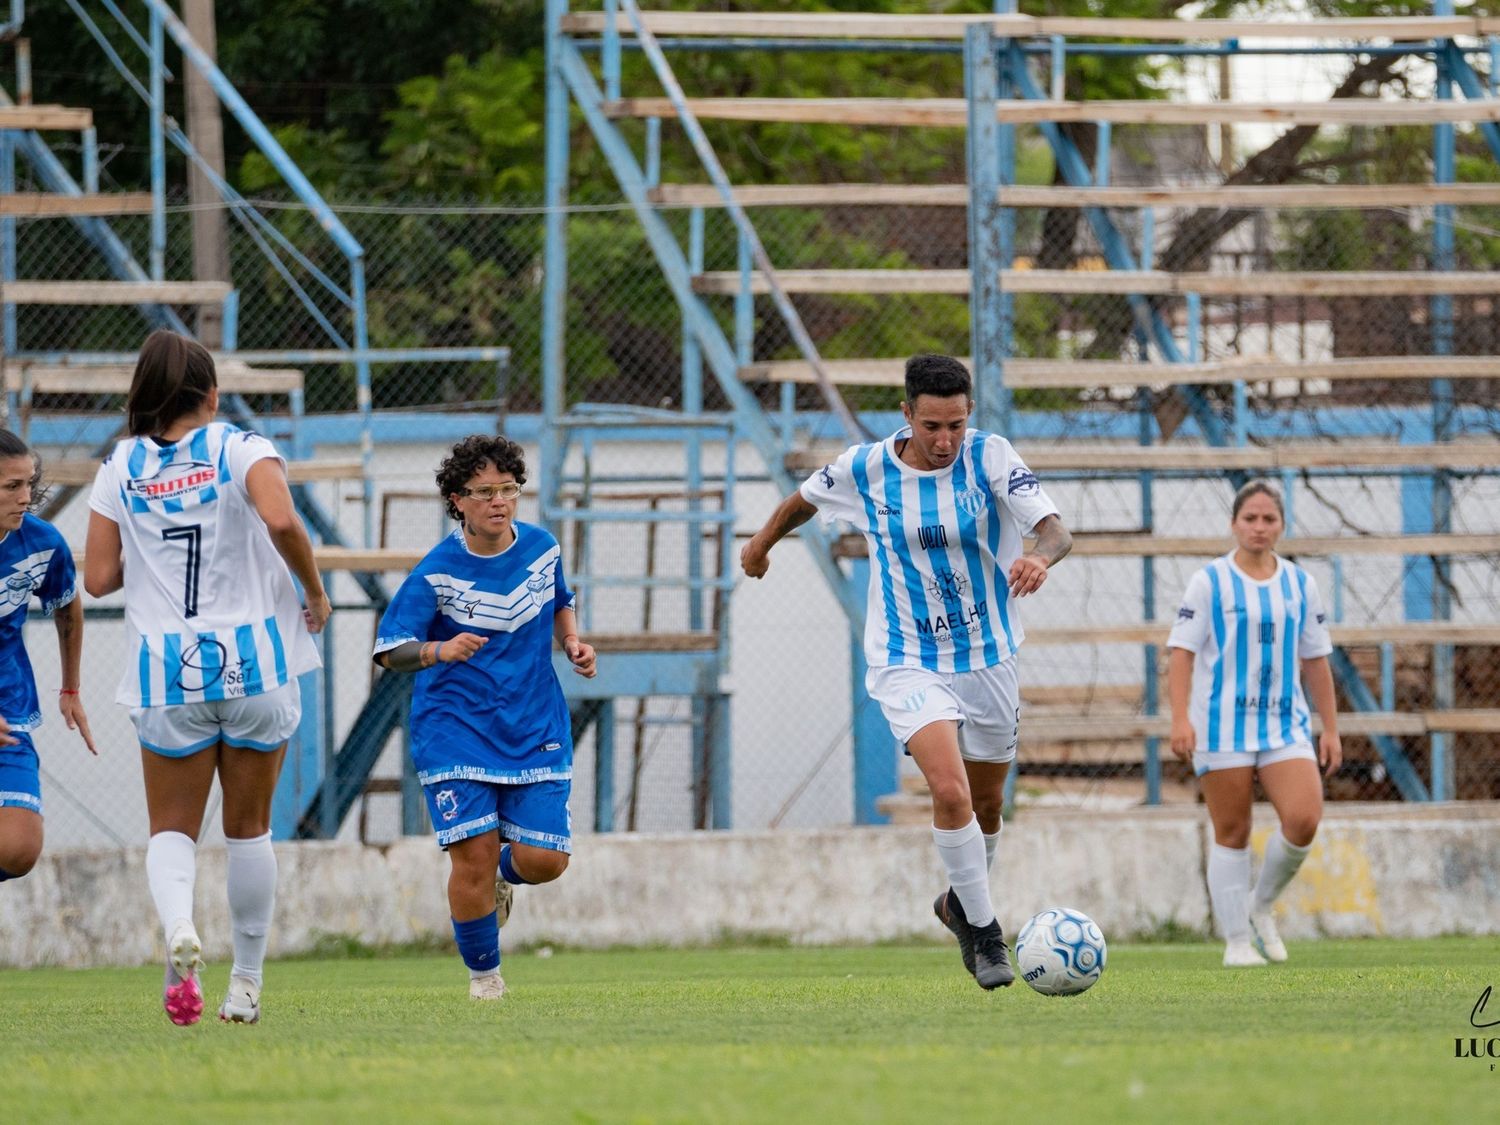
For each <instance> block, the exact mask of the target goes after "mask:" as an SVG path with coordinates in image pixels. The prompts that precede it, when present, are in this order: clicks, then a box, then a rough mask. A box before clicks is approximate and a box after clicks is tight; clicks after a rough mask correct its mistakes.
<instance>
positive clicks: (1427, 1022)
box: [0, 938, 1500, 1125]
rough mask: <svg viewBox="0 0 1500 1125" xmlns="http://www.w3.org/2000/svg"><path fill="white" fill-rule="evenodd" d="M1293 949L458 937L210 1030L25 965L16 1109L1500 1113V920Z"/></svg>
mask: <svg viewBox="0 0 1500 1125" xmlns="http://www.w3.org/2000/svg"><path fill="white" fill-rule="evenodd" d="M1291 952H1292V960H1291V962H1290V963H1289V964H1287V965H1284V966H1273V967H1271V968H1269V969H1259V970H1240V971H1237V972H1231V971H1227V970H1223V969H1221V968H1220V967H1219V966H1218V956H1219V954H1218V949H1217V947H1210V946H1207V945H1154V946H1134V947H1131V946H1122V947H1119V948H1117V949H1113V950H1111V951H1110V963H1109V970H1108V972H1106V974H1105V976H1104V978H1103V980H1102V981H1101V982H1100V983H1099V984H1098V985H1097V986H1096V987H1095V988H1094V989H1093V990H1092V991H1090V992H1088V993H1087V994H1085V995H1083V996H1080V997H1076V998H1071V999H1051V998H1045V997H1041V996H1038V995H1036V994H1034V993H1032V992H1031V991H1030V990H1029V989H1027V988H1025V987H1024V986H1022V985H1017V986H1016V987H1013V988H1011V989H1008V990H1004V991H1001V992H997V993H994V994H986V993H983V992H981V991H980V990H979V989H978V988H977V987H975V985H974V984H973V982H972V980H970V979H968V978H967V977H965V976H964V975H963V973H962V969H961V967H960V966H959V965H958V957H957V954H956V952H955V951H954V950H953V949H951V948H939V947H936V946H933V947H927V946H921V947H876V948H861V949H792V948H743V949H725V950H702V951H656V950H652V951H628V952H607V953H575V952H566V951H564V952H558V953H556V954H555V955H553V956H551V957H539V956H536V955H534V954H520V955H512V956H509V957H507V959H506V963H505V976H506V980H507V982H508V983H509V984H510V986H511V988H512V995H511V996H509V997H507V998H506V1000H504V1001H502V1002H501V1003H499V1004H489V1005H483V1006H481V1005H479V1004H476V1003H473V1002H471V1001H470V1000H469V999H468V998H467V991H466V977H465V975H464V972H463V969H462V967H461V965H460V964H459V962H458V960H457V958H456V957H452V956H408V957H389V958H375V959H365V960H323V961H288V962H280V963H275V964H273V965H271V966H270V969H269V977H268V985H267V990H266V994H265V1008H264V1011H265V1017H264V1019H263V1021H262V1023H261V1024H260V1025H259V1026H257V1027H236V1026H225V1025H221V1024H219V1023H218V1022H217V1021H216V1020H205V1022H204V1023H202V1024H200V1025H198V1026H197V1027H194V1028H186V1029H184V1028H176V1027H173V1026H171V1025H170V1024H169V1023H168V1022H167V1020H166V1017H165V1016H163V1015H162V1013H161V1011H160V1008H159V1006H158V1003H157V995H156V990H157V989H158V988H159V986H160V980H161V974H160V971H159V970H155V969H129V970H123V969H121V970H116V969H94V970H87V971H69V970H37V971H29V972H21V971H4V972H0V1059H4V1073H3V1078H0V1120H3V1121H4V1122H6V1123H7V1125H19V1123H20V1122H33V1121H35V1122H42V1121H46V1122H52V1121H68V1120H95V1121H111V1122H134V1121H142V1122H160V1121H179V1120H180V1121H241V1120H256V1121H319V1122H340V1121H358V1122H360V1123H361V1125H373V1123H375V1122H395V1121H402V1122H405V1121H422V1122H433V1121H458V1120H467V1121H480V1120H497V1121H498V1120H504V1121H507V1122H528V1123H529V1122H537V1121H570V1122H592V1121H601V1122H606V1121H607V1122H616V1121H618V1122H669V1121H670V1122H725V1121H756V1122H760V1121H771V1122H777V1123H778V1125H784V1123H788V1122H799V1121H816V1122H819V1123H822V1125H827V1123H832V1122H844V1121H860V1122H865V1121H934V1122H947V1121H954V1122H970V1121H973V1122H980V1121H986V1122H987V1121H998V1120H1015V1119H1017V1118H1018V1117H1025V1116H1029V1117H1032V1118H1035V1117H1036V1115H1038V1114H1045V1115H1046V1116H1045V1118H1044V1120H1046V1121H1077V1122H1083V1123H1085V1125H1091V1123H1092V1122H1094V1121H1098V1122H1114V1121H1150V1122H1162V1121H1215V1122H1224V1121H1253V1122H1257V1123H1263V1125H1273V1123H1279V1122H1287V1121H1317V1122H1321V1123H1328V1122H1344V1121H1360V1122H1370V1121H1380V1122H1384V1121H1421V1122H1424V1123H1430V1122H1438V1121H1461V1122H1466V1123H1473V1122H1478V1121H1483V1120H1495V1114H1496V1111H1497V1108H1500V1070H1496V1069H1492V1064H1493V1065H1494V1066H1500V1061H1495V1060H1484V1059H1472V1058H1463V1059H1459V1058H1456V1057H1455V1049H1454V1040H1455V1039H1456V1038H1460V1037H1461V1038H1464V1039H1467V1037H1469V1036H1479V1037H1481V1049H1482V1047H1483V1038H1484V1037H1485V1036H1489V1035H1500V1028H1493V1029H1489V1030H1487V1031H1476V1030H1474V1029H1473V1028H1471V1027H1470V1012H1471V1010H1472V1009H1473V1007H1474V1003H1475V1001H1476V1000H1477V999H1478V996H1479V994H1480V992H1481V991H1482V990H1483V988H1484V987H1485V986H1486V985H1488V984H1497V985H1500V944H1497V942H1496V941H1495V939H1494V938H1482V939H1469V938H1446V939H1439V940H1434V941H1359V942H1334V941H1324V942H1316V943H1307V944H1293V945H1292V947H1291ZM225 973H226V970H225V968H224V967H223V966H213V967H211V968H210V970H209V973H208V975H207V978H206V979H207V992H208V999H209V1002H210V1003H211V1004H212V1005H215V1006H216V1005H217V1002H218V999H219V993H220V990H221V989H222V987H223V984H224V980H225ZM1490 1009H1491V1011H1490V1013H1489V1017H1488V1018H1495V1019H1500V1009H1497V1006H1496V1003H1492V1004H1491V1005H1490ZM1480 1022H1485V1020H1484V1019H1483V1018H1482V1019H1481V1021H1480ZM1085 1115H1087V1116H1085Z"/></svg>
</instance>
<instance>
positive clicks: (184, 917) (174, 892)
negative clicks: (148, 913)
mask: <svg viewBox="0 0 1500 1125" xmlns="http://www.w3.org/2000/svg"><path fill="white" fill-rule="evenodd" d="M197 874H198V845H197V843H195V842H194V841H193V840H192V838H191V837H188V836H184V835H183V834H182V833H181V832H158V833H157V834H156V835H155V836H152V837H151V841H150V843H148V844H147V845H146V881H147V883H148V884H150V887H151V901H152V902H154V903H156V916H157V917H158V918H160V919H161V929H162V935H163V937H164V939H165V941H166V942H167V943H168V944H169V945H170V944H171V941H172V931H173V930H174V929H175V928H176V926H177V923H178V922H188V923H189V924H191V922H192V920H193V881H194V879H195V878H196V876H197Z"/></svg>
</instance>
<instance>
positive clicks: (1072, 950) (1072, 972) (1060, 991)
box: [1016, 906, 1106, 996]
mask: <svg viewBox="0 0 1500 1125" xmlns="http://www.w3.org/2000/svg"><path fill="white" fill-rule="evenodd" d="M1105 955H1106V950H1105V946H1104V932H1103V931H1102V930H1100V929H1099V926H1098V924H1097V923H1096V922H1095V921H1094V920H1093V919H1092V918H1090V917H1089V916H1088V915H1087V914H1085V913H1083V911H1081V910H1069V909H1068V908H1067V907H1065V906H1054V907H1050V908H1049V909H1047V910H1043V911H1042V912H1041V913H1040V914H1038V915H1037V916H1036V917H1034V918H1032V919H1031V921H1029V922H1027V923H1026V925H1024V926H1022V927H1021V932H1020V934H1019V935H1018V936H1017V937H1016V964H1017V965H1018V966H1019V967H1020V970H1021V979H1022V980H1024V981H1025V982H1026V983H1027V984H1029V985H1031V987H1032V988H1034V989H1036V990H1037V991H1038V992H1040V993H1041V994H1042V995H1043V996H1073V995H1076V994H1077V993H1080V992H1083V991H1084V990H1085V989H1087V988H1089V987H1091V986H1092V985H1093V983H1094V982H1095V981H1096V980H1098V979H1099V977H1100V975H1101V974H1103V972H1104V959H1105Z"/></svg>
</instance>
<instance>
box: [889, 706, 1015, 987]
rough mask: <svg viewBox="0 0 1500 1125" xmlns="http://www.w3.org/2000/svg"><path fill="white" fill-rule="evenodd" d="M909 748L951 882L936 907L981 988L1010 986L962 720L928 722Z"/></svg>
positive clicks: (1008, 963)
mask: <svg viewBox="0 0 1500 1125" xmlns="http://www.w3.org/2000/svg"><path fill="white" fill-rule="evenodd" d="M906 748H907V750H909V751H910V752H911V756H912V759H913V760H914V761H915V762H916V763H917V768H918V769H920V770H921V771H922V776H923V777H924V778H926V779H927V787H928V790H929V791H930V792H931V794H932V837H933V842H934V843H935V844H936V845H937V849H938V855H939V856H940V857H941V858H942V860H943V866H944V867H945V868H946V869H947V872H948V880H949V884H950V887H949V889H948V890H947V891H946V892H944V893H943V894H941V895H939V896H938V899H937V901H936V902H935V903H933V911H934V913H936V914H937V916H938V919H939V920H940V921H941V922H942V923H943V925H945V926H947V927H948V929H950V930H952V931H953V934H954V936H955V937H957V938H958V946H959V952H960V953H961V954H962V955H963V961H964V968H965V969H967V970H968V971H969V972H971V973H973V974H974V979H975V980H976V981H978V982H979V984H980V986H981V987H982V988H987V989H988V988H997V987H1001V986H1003V985H1008V984H1010V983H1011V981H1013V980H1015V973H1014V972H1013V971H1012V970H1011V967H1010V959H1009V956H1008V954H1007V951H1006V948H1005V938H1004V935H1003V934H1002V933H1001V931H1000V923H999V922H998V921H996V919H995V908H994V906H993V904H992V903H991V902H990V887H989V872H988V870H987V868H986V865H985V852H984V834H983V832H982V831H981V830H980V827H979V822H978V821H977V820H976V819H975V817H974V803H973V796H972V793H971V791H970V789H969V775H968V771H967V770H966V769H965V764H964V760H963V758H962V757H960V756H959V750H958V723H957V722H955V721H953V720H951V719H943V720H939V721H937V722H934V723H928V724H927V725H926V726H925V727H923V728H922V729H921V730H919V731H917V733H916V734H915V735H913V736H912V737H911V739H910V740H909V741H908V742H907V744H906ZM966 939H967V940H966Z"/></svg>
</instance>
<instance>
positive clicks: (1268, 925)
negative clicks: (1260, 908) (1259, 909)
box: [1250, 910, 1286, 963]
mask: <svg viewBox="0 0 1500 1125" xmlns="http://www.w3.org/2000/svg"><path fill="white" fill-rule="evenodd" d="M1250 926H1251V928H1252V929H1254V930H1255V936H1256V937H1258V938H1260V948H1261V951H1262V952H1263V953H1265V955H1266V960H1267V961H1276V962H1278V963H1279V962H1282V961H1285V960H1286V943H1284V942H1283V941H1282V940H1281V931H1280V930H1278V929H1277V928H1276V919H1275V918H1274V917H1272V916H1271V912H1270V911H1269V910H1268V911H1266V912H1265V913H1264V914H1255V913H1252V914H1251V915H1250Z"/></svg>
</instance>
